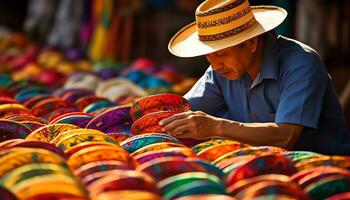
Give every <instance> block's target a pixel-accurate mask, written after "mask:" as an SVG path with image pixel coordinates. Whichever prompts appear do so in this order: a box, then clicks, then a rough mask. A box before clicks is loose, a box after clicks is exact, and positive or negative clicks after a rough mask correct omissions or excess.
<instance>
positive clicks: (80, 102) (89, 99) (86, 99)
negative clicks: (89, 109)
mask: <svg viewBox="0 0 350 200" xmlns="http://www.w3.org/2000/svg"><path fill="white" fill-rule="evenodd" d="M104 100H106V99H105V98H102V97H98V96H95V95H94V94H91V95H86V96H83V97H80V98H79V99H77V100H76V101H75V103H74V105H75V106H76V107H77V108H78V109H79V110H84V108H85V107H86V106H88V105H90V104H93V103H96V102H98V101H104Z"/></svg>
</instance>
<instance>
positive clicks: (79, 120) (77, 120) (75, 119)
mask: <svg viewBox="0 0 350 200" xmlns="http://www.w3.org/2000/svg"><path fill="white" fill-rule="evenodd" d="M92 119H93V116H91V115H80V114H78V115H69V116H66V117H62V118H60V119H56V120H54V123H51V124H72V125H75V126H79V127H81V128H85V127H86V125H87V124H88V123H89V122H90V121H91V120H92Z"/></svg>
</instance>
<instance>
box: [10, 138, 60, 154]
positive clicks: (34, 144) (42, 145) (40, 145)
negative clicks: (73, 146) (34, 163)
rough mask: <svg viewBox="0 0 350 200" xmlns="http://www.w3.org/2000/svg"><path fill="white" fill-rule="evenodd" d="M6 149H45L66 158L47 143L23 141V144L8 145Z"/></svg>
mask: <svg viewBox="0 0 350 200" xmlns="http://www.w3.org/2000/svg"><path fill="white" fill-rule="evenodd" d="M7 147H8V148H15V147H22V148H34V149H36V148H38V149H45V150H48V151H51V152H53V153H55V154H57V155H59V156H61V157H62V158H66V155H65V154H64V152H63V151H62V150H61V149H60V148H58V147H56V146H55V145H53V144H50V143H47V142H41V141H26V140H25V141H23V142H17V143H13V144H11V145H8V146H7ZM33 152H34V151H33Z"/></svg>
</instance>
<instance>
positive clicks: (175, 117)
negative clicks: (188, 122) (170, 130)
mask: <svg viewBox="0 0 350 200" xmlns="http://www.w3.org/2000/svg"><path fill="white" fill-rule="evenodd" d="M189 114H190V113H189V112H183V113H177V114H174V115H172V116H170V117H167V118H165V119H162V120H160V122H159V126H166V125H167V124H169V123H170V122H172V121H175V120H178V119H182V118H185V117H187V116H188V115H189Z"/></svg>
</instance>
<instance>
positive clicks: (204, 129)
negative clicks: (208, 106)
mask: <svg viewBox="0 0 350 200" xmlns="http://www.w3.org/2000/svg"><path fill="white" fill-rule="evenodd" d="M219 121H220V120H219V119H218V118H216V117H213V116H210V115H208V114H206V113H204V112H201V111H188V112H183V113H179V114H175V115H172V116H170V117H168V118H166V119H163V120H161V121H160V122H159V125H160V126H163V131H164V132H168V133H170V134H171V135H173V136H175V137H179V138H208V137H212V136H215V134H216V131H217V130H218V127H219Z"/></svg>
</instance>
